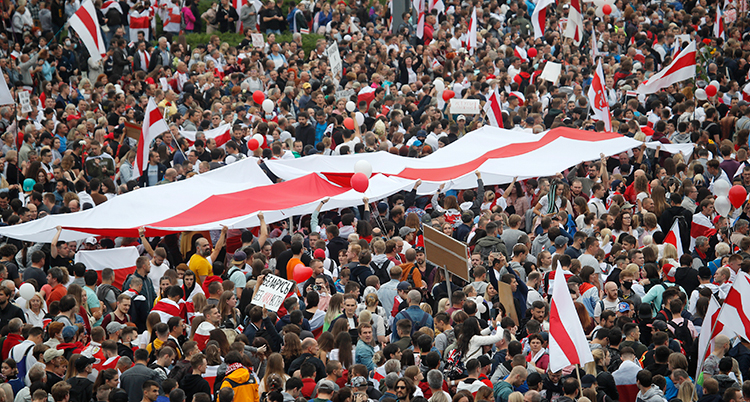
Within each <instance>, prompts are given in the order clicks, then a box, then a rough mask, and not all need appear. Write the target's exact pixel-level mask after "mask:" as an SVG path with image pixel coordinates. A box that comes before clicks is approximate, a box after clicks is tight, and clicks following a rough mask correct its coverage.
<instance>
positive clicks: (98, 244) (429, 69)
mask: <svg viewBox="0 0 750 402" xmlns="http://www.w3.org/2000/svg"><path fill="white" fill-rule="evenodd" d="M241 3H242V2H235V1H232V2H230V1H228V0H222V1H220V2H217V3H215V4H213V5H211V7H209V8H208V10H205V11H203V12H201V10H199V4H198V2H197V1H191V0H187V1H185V2H178V1H176V0H172V1H171V2H168V1H167V2H164V1H163V2H156V3H154V4H151V3H149V2H147V1H146V2H142V1H139V2H137V3H132V2H130V1H126V0H123V1H119V2H118V1H108V2H105V3H104V4H102V2H101V1H97V2H96V9H97V13H98V20H99V25H100V26H101V28H102V33H103V38H104V40H105V42H106V48H107V54H106V55H105V56H104V57H103V58H102V60H100V61H94V60H95V59H93V58H91V57H90V56H89V52H88V50H87V46H86V45H85V44H84V43H83V42H82V41H81V39H80V36H79V35H78V34H76V32H74V31H73V30H72V29H67V27H66V21H67V20H69V19H70V18H71V16H72V15H73V14H74V13H75V12H76V10H77V9H78V8H79V7H80V6H81V5H80V2H79V1H78V0H68V1H64V2H63V1H62V0H52V1H47V0H28V1H27V0H16V1H6V2H3V3H2V4H1V5H0V11H2V17H1V19H2V23H3V26H4V30H3V31H2V32H0V69H1V72H2V74H3V78H4V80H5V82H6V83H7V85H8V86H9V88H10V92H11V94H12V96H13V97H15V98H16V99H18V100H19V104H18V105H5V106H0V139H2V148H1V149H0V151H1V152H2V158H1V159H0V163H2V165H3V169H2V182H1V183H0V187H2V191H0V212H1V214H2V225H18V224H23V223H27V222H31V221H34V220H38V219H42V218H44V217H45V216H48V215H53V214H71V213H72V214H74V213H77V212H79V211H81V210H86V209H90V208H95V207H96V206H97V205H100V204H103V203H106V202H108V201H109V200H111V199H113V198H114V197H118V196H119V195H121V194H123V193H127V192H132V191H138V189H139V188H142V187H149V186H156V185H163V184H168V183H171V182H175V181H180V180H189V179H190V177H192V176H195V175H201V174H203V173H205V172H207V171H210V170H214V169H221V168H222V166H225V165H227V164H231V163H235V162H237V161H240V160H243V159H246V158H257V160H258V163H259V164H260V165H261V167H262V168H263V171H264V172H265V173H266V174H267V175H268V176H269V178H270V179H271V180H273V181H277V180H278V178H277V177H276V176H275V175H274V174H273V172H272V170H271V169H269V167H268V166H267V165H266V163H265V162H266V161H269V160H275V159H291V158H304V157H306V156H308V155H315V154H323V155H331V157H336V155H345V154H354V153H366V152H376V151H384V152H390V153H394V154H398V155H400V156H402V157H405V158H419V157H422V156H426V155H429V154H431V153H432V152H434V151H435V150H436V149H438V148H442V147H445V146H446V145H449V144H451V143H452V142H454V141H456V140H457V139H458V138H461V137H463V136H464V135H466V134H467V133H469V132H471V131H473V130H475V129H478V128H480V127H482V126H483V125H486V124H488V123H487V122H488V121H490V119H489V118H487V116H486V115H485V113H484V112H482V113H480V114H476V115H457V114H451V112H450V101H451V96H445V94H446V93H448V92H447V91H452V92H453V94H454V95H453V96H454V97H455V99H477V100H479V101H480V103H481V104H482V105H484V104H485V103H486V102H487V100H488V99H489V98H490V95H491V94H493V93H495V91H497V92H498V93H499V94H500V102H501V105H500V109H502V123H503V126H504V127H506V128H508V129H510V130H514V131H517V132H525V133H540V132H542V131H545V130H549V129H553V128H557V127H572V128H578V129H582V130H588V131H598V132H603V131H604V130H605V123H604V122H603V121H594V120H593V119H592V118H591V116H592V113H591V105H590V104H589V99H588V98H587V96H586V94H587V93H588V89H589V87H590V86H591V82H592V74H593V71H594V69H595V66H596V61H597V60H599V61H601V63H602V65H603V73H604V75H605V82H606V86H605V88H604V91H603V92H604V95H605V96H604V97H605V99H606V100H605V101H606V103H607V104H608V106H609V108H610V110H611V111H612V112H611V120H612V131H614V132H617V133H620V134H622V135H624V136H627V137H632V138H634V139H635V140H638V141H643V142H644V143H645V141H659V142H661V143H662V144H670V143H679V144H686V143H691V144H694V146H695V148H694V152H693V153H692V154H691V155H689V156H685V155H682V154H674V155H672V154H669V153H667V152H664V151H663V150H660V149H656V150H653V149H647V148H646V146H645V145H644V146H642V147H636V148H633V149H631V150H627V151H626V152H623V153H621V154H618V155H602V156H601V159H600V160H597V161H592V162H584V163H581V164H579V165H577V166H571V167H569V168H568V169H565V170H564V171H562V172H559V173H557V174H556V175H553V176H550V177H539V178H533V179H528V180H520V181H517V180H513V182H512V183H510V184H509V185H485V184H484V182H483V180H482V175H481V173H480V172H477V173H476V178H477V185H476V187H475V188H472V189H464V190H450V191H443V187H442V186H441V187H440V190H439V191H438V192H437V193H435V194H431V195H428V196H424V195H421V194H418V193H417V191H418V188H419V186H420V182H419V181H418V182H417V183H416V184H415V186H414V188H413V189H411V191H404V192H401V193H398V194H394V195H392V196H390V197H388V198H386V199H382V200H368V199H366V198H365V199H363V204H364V205H363V206H352V207H350V208H344V209H336V210H328V209H327V208H326V203H327V201H328V200H327V199H324V200H322V201H321V202H320V205H319V206H318V208H317V210H316V211H315V212H314V213H312V215H307V216H296V217H293V218H292V221H291V222H287V221H282V222H276V223H267V222H265V221H264V219H263V215H262V214H260V215H259V218H260V227H258V228H246V229H238V228H232V229H227V228H223V229H221V230H215V231H211V232H200V233H199V232H184V233H180V234H170V235H166V236H163V237H146V236H145V234H146V232H145V230H142V231H141V232H140V233H139V235H140V236H139V237H138V238H132V237H106V236H102V237H90V238H87V239H85V240H84V241H80V242H66V241H61V240H60V236H61V233H62V231H63V228H62V227H58V228H57V234H56V235H55V236H54V238H52V239H51V241H49V242H29V241H20V240H18V239H13V238H4V239H3V243H2V245H0V281H1V282H0V345H1V347H0V359H1V360H2V368H1V370H0V382H2V384H0V390H2V391H3V392H0V402H11V401H14V402H43V401H50V402H53V401H54V402H67V401H75V402H92V401H93V402H99V401H108V402H125V401H127V402H157V401H159V402H166V401H170V402H210V401H212V400H215V401H220V402H229V401H243V402H244V401H250V402H261V401H263V402H266V401H272V402H292V401H295V402H304V401H312V402H329V401H330V402H374V401H379V402H427V401H429V402H572V401H578V402H611V401H623V402H635V401H639V402H667V401H670V402H672V401H679V402H696V401H701V402H719V401H723V402H741V401H744V400H750V340H748V339H744V338H742V337H733V338H729V337H727V336H724V335H719V336H715V337H713V339H712V340H711V349H710V350H709V354H708V355H707V356H706V357H705V358H704V356H699V353H698V337H699V335H700V334H701V332H703V331H710V330H711V328H705V327H704V325H703V323H704V320H705V319H707V317H706V314H707V310H708V306H709V304H710V303H711V302H712V299H713V300H715V301H717V302H719V303H721V302H723V301H724V299H725V298H726V297H727V295H728V293H729V291H730V289H731V287H732V284H733V283H734V281H735V279H736V278H737V275H745V273H750V233H749V232H750V203H748V202H747V201H746V202H744V203H743V205H742V206H741V207H738V208H732V209H731V210H730V211H729V213H726V214H723V216H722V214H719V213H717V212H716V211H715V210H714V200H715V198H716V197H715V195H716V194H714V187H715V185H716V183H718V182H722V181H723V182H727V183H731V184H735V185H740V186H742V187H744V188H745V189H746V190H750V163H748V137H749V136H750V108H749V107H748V103H747V99H745V98H746V97H747V96H748V93H747V92H745V90H744V88H745V84H746V82H747V81H748V71H749V70H750V64H748V62H747V59H748V52H750V36H748V35H749V34H750V27H749V26H748V17H747V2H746V1H745V0H742V1H727V2H719V1H705V0H704V1H692V0H691V1H673V2H653V1H651V2H649V1H632V2H627V3H626V2H621V1H617V2H614V3H613V6H612V7H611V11H612V12H611V13H609V14H604V13H602V12H601V10H600V9H599V8H600V6H601V5H600V4H599V2H595V3H593V4H592V3H587V2H582V3H581V4H582V6H583V8H582V11H581V14H582V20H583V22H582V24H581V27H582V29H581V31H580V32H579V35H573V36H574V37H573V38H570V37H566V35H564V32H565V28H566V24H567V22H568V21H574V20H575V18H570V19H569V18H568V17H569V12H570V11H571V3H570V2H568V1H566V0H563V1H560V2H559V3H557V4H554V3H553V4H552V6H551V7H550V9H549V10H547V14H546V18H545V19H544V27H543V30H544V34H543V36H542V37H535V34H534V27H533V24H532V23H531V21H530V19H531V16H532V15H533V14H534V9H535V7H536V4H535V3H533V2H531V1H528V0H527V1H520V0H508V1H500V2H498V1H488V2H480V1H474V2H466V1H464V2H459V1H456V0H439V1H432V0H431V1H429V2H427V3H428V4H426V5H425V9H426V12H425V13H424V15H420V13H419V12H413V11H406V12H404V13H403V14H401V15H400V16H398V15H396V16H394V15H392V9H393V6H392V5H391V4H390V3H387V4H383V3H379V2H364V1H362V0H359V1H358V0H351V1H348V2H347V1H338V2H336V3H333V2H326V1H323V0H319V1H317V2H308V1H302V2H300V3H298V4H297V3H296V2H291V3H289V4H276V3H275V2H274V1H273V0H268V1H267V2H265V4H263V3H261V2H255V1H250V2H248V3H247V4H243V6H241V7H238V4H241ZM577 3H578V1H575V4H577ZM575 4H574V7H573V8H575ZM410 8H411V7H407V9H410ZM474 12H475V13H476V16H477V17H476V20H475V23H474V25H475V26H474V28H475V29H476V36H477V39H476V44H475V45H471V44H473V41H474V39H473V37H472V35H473V33H472V32H473V30H472V29H471V28H470V25H471V23H470V19H471V16H472V14H473V13H474ZM717 13H720V15H721V17H720V18H723V19H722V20H721V21H722V23H721V25H722V27H723V32H722V30H721V29H715V28H719V27H718V26H715V25H716V24H717V23H718V22H717V21H719V19H717ZM157 16H158V19H157V18H156V17H157ZM144 18H146V20H145V21H146V23H145V24H144V22H143V21H144ZM401 21H403V22H401ZM419 21H423V22H422V23H419ZM92 22H93V21H92ZM157 24H159V26H158V27H157V26H156V25H157ZM477 25H478V27H477ZM238 29H241V30H242V32H243V34H244V35H245V37H244V39H243V40H242V41H241V42H240V43H222V41H221V39H220V37H219V36H212V37H211V38H210V40H209V41H208V43H205V44H200V45H198V46H195V47H189V46H188V42H187V40H186V38H185V36H184V35H183V34H185V33H190V32H207V33H209V34H210V33H213V32H233V31H235V30H238ZM287 30H290V31H291V32H292V33H293V35H292V40H291V41H289V42H277V41H276V39H277V35H279V34H281V33H282V32H286V31H287ZM158 32H160V33H158ZM308 32H314V33H317V34H319V35H321V36H320V37H321V39H319V40H318V42H317V43H316V45H315V48H314V49H312V50H309V49H305V46H304V45H303V40H302V39H303V37H304V35H307V33H308ZM259 33H260V34H263V35H264V36H263V43H262V45H260V44H259V43H258V42H257V39H258V37H257V34H259ZM717 33H718V34H720V35H718V36H717ZM254 35H256V36H254ZM568 36H570V35H568ZM692 41H695V42H696V43H697V58H698V61H699V63H698V64H699V68H698V69H697V73H696V77H695V79H693V80H687V81H683V82H678V83H676V84H673V85H671V86H669V87H667V88H664V89H663V90H661V91H659V92H657V93H654V94H650V95H646V96H643V95H638V94H637V93H636V92H634V90H635V89H636V88H637V87H638V86H639V84H641V83H642V82H643V81H644V80H647V79H649V78H650V77H652V76H653V75H654V74H655V73H657V72H658V71H660V70H662V69H663V68H665V67H666V66H668V65H669V63H670V62H671V61H672V59H673V58H674V57H675V55H677V54H678V52H680V50H681V49H684V48H685V47H686V46H687V45H688V43H689V42H692ZM334 42H336V43H337V44H338V49H339V51H340V59H341V73H338V71H337V69H338V65H337V63H336V61H335V60H329V55H330V54H329V53H328V51H327V49H328V48H329V46H330V45H331V44H333V43H334ZM470 45H471V46H470ZM594 56H596V57H597V58H598V59H594ZM548 62H557V63H560V64H561V65H562V73H561V74H560V76H559V77H557V78H554V77H552V79H550V80H548V79H547V77H545V76H543V75H540V72H541V71H543V70H544V67H545V65H546V63H548ZM711 81H716V82H717V83H718V84H717V87H716V88H717V93H716V94H714V95H712V96H708V95H707V93H709V92H710V91H706V90H704V88H706V87H707V85H708V84H707V83H708V82H711ZM2 89H3V88H0V90H2ZM698 89H701V91H698ZM22 92H25V93H27V94H28V100H29V102H28V103H26V102H25V101H24V102H21V100H20V97H18V94H20V93H22ZM258 92H260V93H261V94H262V96H261V98H263V99H268V100H271V101H272V104H271V107H269V108H265V107H262V104H263V103H262V102H259V99H257V98H256V97H255V96H254V95H256V94H257V93H258ZM0 95H3V94H2V93H1V91H0ZM152 98H153V99H154V100H155V103H156V104H157V105H158V107H159V110H160V111H161V112H162V114H163V116H164V119H165V120H166V121H167V122H168V123H169V131H167V132H164V133H162V134H160V135H159V136H158V138H157V139H156V140H155V141H154V142H153V143H150V144H140V145H145V149H146V152H145V154H146V157H147V159H148V165H147V166H146V167H144V168H143V172H142V174H141V173H139V168H138V166H136V163H135V160H136V153H137V152H138V149H139V148H138V146H139V144H138V143H137V140H136V139H134V138H133V137H132V136H131V134H130V133H131V130H132V128H131V127H137V125H139V124H141V123H143V121H144V117H145V116H144V115H145V113H144V112H145V111H146V108H147V105H148V104H149V101H150V99H152ZM352 105H353V107H352ZM349 118H351V120H349ZM152 123H153V122H152ZM134 125H135V126H134ZM222 126H229V127H230V129H229V130H230V132H231V139H226V138H225V139H221V138H220V137H214V136H207V135H206V133H207V132H212V130H214V129H217V128H219V127H222ZM186 133H191V134H190V135H186ZM258 134H260V136H261V137H260V139H261V141H258V140H257V139H255V138H253V137H254V136H255V135H258ZM511 134H512V133H511ZM136 137H137V136H136ZM217 141H220V143H219V142H217ZM253 141H255V142H253ZM476 145H477V146H478V147H481V146H482V144H476ZM571 152H574V150H571ZM249 202H252V200H249ZM425 226H430V227H432V228H435V229H438V230H440V231H441V232H443V233H445V234H446V235H448V236H451V237H453V238H454V239H456V240H458V241H461V242H464V243H465V244H466V245H467V249H468V257H469V259H470V265H471V266H470V270H469V275H468V277H466V278H462V277H459V276H458V275H453V274H450V273H448V272H446V271H445V270H443V269H441V268H438V267H437V266H436V265H435V264H433V263H431V262H430V261H428V258H427V257H426V255H425V250H424V232H423V231H424V227H425ZM673 227H678V228H679V233H680V236H679V238H677V239H673V240H669V239H668V234H669V232H670V230H671V229H672V228H673ZM217 229H218V228H217ZM677 245H679V246H680V247H677ZM124 246H136V247H137V249H138V251H139V253H140V254H141V256H140V257H138V259H137V260H136V261H135V264H134V265H135V271H134V272H133V273H132V274H131V275H128V277H127V279H125V280H124V282H123V281H122V278H119V279H118V276H117V273H116V272H115V270H113V269H111V268H106V269H103V270H102V269H100V267H92V266H86V265H85V264H83V263H75V255H76V253H78V252H79V251H81V250H86V251H88V250H98V249H101V250H107V249H114V248H118V247H124ZM300 264H302V265H304V266H305V267H308V268H310V269H311V270H312V275H311V276H310V278H309V279H307V280H305V281H302V282H301V283H297V282H294V286H293V288H292V290H291V291H290V293H289V294H288V295H287V297H286V298H285V300H284V301H283V303H282V305H281V306H279V308H278V309H277V311H269V308H268V306H266V305H258V304H256V303H253V302H252V300H253V296H254V295H256V294H258V292H259V291H260V289H261V287H262V286H263V283H264V281H266V280H268V278H273V280H274V281H277V279H276V278H275V277H271V276H269V275H274V276H276V277H280V278H283V279H286V280H290V281H293V279H294V278H295V269H296V268H297V267H298V266H299V265H300ZM558 266H560V267H561V268H562V270H563V271H562V272H563V273H564V278H555V276H556V274H555V273H556V270H555V269H556V267H558ZM94 268H97V269H94ZM22 284H24V285H25V284H30V285H32V286H33V288H34V291H35V292H34V293H33V295H32V296H30V297H28V298H24V297H22V295H21V294H22V293H23V292H22V289H21V287H22ZM553 286H567V287H568V289H569V291H570V295H571V297H572V298H573V300H574V305H575V307H576V311H577V313H578V318H579V321H580V326H581V327H582V328H583V330H584V333H585V334H586V337H587V339H588V342H589V346H590V349H591V353H592V355H593V357H594V361H593V362H591V363H588V364H585V365H583V366H581V367H577V366H569V367H565V368H562V369H560V368H559V367H557V366H558V365H559V364H558V362H551V361H550V354H549V347H550V333H549V331H550V323H549V318H550V296H551V294H552V289H553ZM27 296H28V295H27ZM275 309H276V308H275V307H274V308H271V309H270V310H275ZM567 324H571V323H567ZM578 324H579V323H572V325H578Z"/></svg>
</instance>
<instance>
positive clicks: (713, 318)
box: [695, 296, 721, 378]
mask: <svg viewBox="0 0 750 402" xmlns="http://www.w3.org/2000/svg"><path fill="white" fill-rule="evenodd" d="M708 299H709V300H708V310H706V317H705V318H704V319H703V325H702V326H701V334H700V336H698V371H697V372H696V373H695V378H698V375H700V373H701V371H703V362H704V361H705V360H706V358H707V357H708V355H709V354H711V352H713V348H714V347H713V339H714V337H715V336H716V335H718V334H714V329H715V328H716V322H717V321H718V318H719V313H720V312H721V306H719V302H718V301H716V298H715V297H713V296H711V297H709V298H708Z"/></svg>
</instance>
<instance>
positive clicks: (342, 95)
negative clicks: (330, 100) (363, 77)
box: [334, 89, 357, 101]
mask: <svg viewBox="0 0 750 402" xmlns="http://www.w3.org/2000/svg"><path fill="white" fill-rule="evenodd" d="M356 93H357V92H355V91H354V90H353V89H344V90H341V91H336V94H335V95H334V96H335V97H336V100H339V99H346V100H347V101H348V100H349V98H351V97H352V95H354V94H356Z"/></svg>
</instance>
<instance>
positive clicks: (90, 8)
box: [68, 0, 119, 61]
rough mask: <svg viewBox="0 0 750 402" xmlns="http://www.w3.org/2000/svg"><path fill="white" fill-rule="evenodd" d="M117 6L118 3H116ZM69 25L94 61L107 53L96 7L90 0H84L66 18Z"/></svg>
mask: <svg viewBox="0 0 750 402" xmlns="http://www.w3.org/2000/svg"><path fill="white" fill-rule="evenodd" d="M118 7H119V4H118ZM68 22H69V23H70V27H71V28H73V30H75V31H76V33H77V34H78V37H79V38H81V42H83V45H84V46H86V50H88V51H89V55H90V57H91V58H92V59H93V60H94V61H99V60H101V59H102V58H103V57H104V55H105V54H106V53H107V48H106V47H105V46H104V38H103V37H102V30H101V28H100V27H99V19H98V17H97V16H96V7H95V6H94V3H93V2H92V1H91V0H84V1H83V2H82V3H81V7H80V8H79V9H78V11H76V12H75V14H73V16H72V17H70V19H69V20H68Z"/></svg>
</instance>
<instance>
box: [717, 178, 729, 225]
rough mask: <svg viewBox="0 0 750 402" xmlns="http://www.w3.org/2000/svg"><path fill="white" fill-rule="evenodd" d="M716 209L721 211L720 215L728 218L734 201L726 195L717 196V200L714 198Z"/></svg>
mask: <svg viewBox="0 0 750 402" xmlns="http://www.w3.org/2000/svg"><path fill="white" fill-rule="evenodd" d="M719 181H722V180H719ZM717 183H718V182H717ZM714 209H715V210H716V212H718V213H719V215H721V216H723V217H725V218H726V217H727V215H729V211H730V210H731V209H732V203H731V202H729V198H727V197H726V196H720V197H716V200H714Z"/></svg>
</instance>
